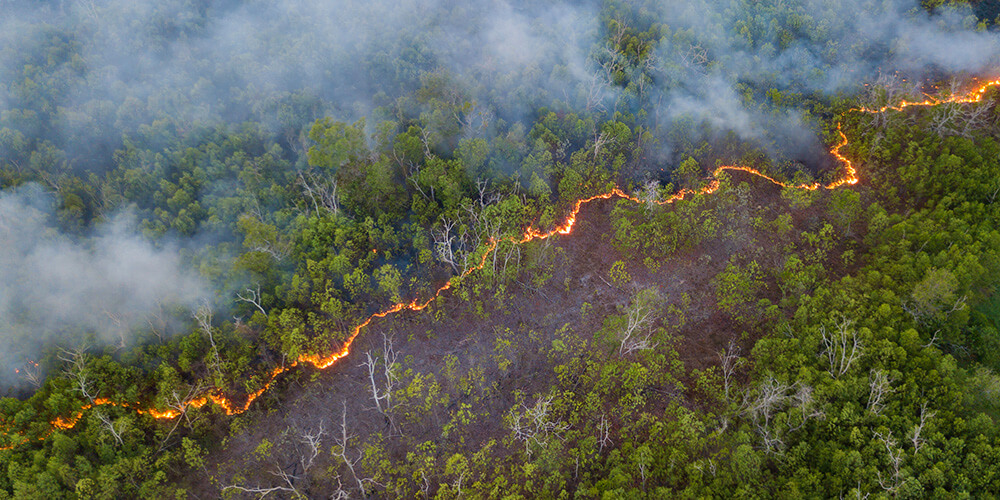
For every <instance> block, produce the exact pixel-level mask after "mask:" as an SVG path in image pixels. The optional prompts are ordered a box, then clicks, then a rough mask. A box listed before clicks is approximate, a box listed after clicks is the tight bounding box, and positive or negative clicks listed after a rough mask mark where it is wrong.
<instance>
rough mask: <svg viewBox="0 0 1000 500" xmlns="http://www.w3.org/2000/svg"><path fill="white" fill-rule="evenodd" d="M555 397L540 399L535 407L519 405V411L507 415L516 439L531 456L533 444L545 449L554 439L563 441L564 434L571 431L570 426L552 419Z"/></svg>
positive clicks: (512, 411)
mask: <svg viewBox="0 0 1000 500" xmlns="http://www.w3.org/2000/svg"><path fill="white" fill-rule="evenodd" d="M552 399H553V396H549V397H547V398H542V397H540V398H538V399H537V400H536V401H535V404H534V405H533V406H530V407H528V406H526V405H525V404H524V403H519V406H520V409H519V410H511V411H510V412H509V413H508V414H507V424H508V426H509V427H510V429H511V430H512V431H514V437H515V438H517V439H519V440H521V441H523V442H524V450H525V452H527V453H528V455H529V456H530V455H531V443H535V444H537V445H539V446H541V447H545V445H546V444H548V442H549V440H550V439H552V438H556V439H562V434H563V433H565V432H566V431H567V430H569V424H567V423H565V422H563V421H560V420H555V419H553V418H552V415H551V414H550V412H551V406H552Z"/></svg>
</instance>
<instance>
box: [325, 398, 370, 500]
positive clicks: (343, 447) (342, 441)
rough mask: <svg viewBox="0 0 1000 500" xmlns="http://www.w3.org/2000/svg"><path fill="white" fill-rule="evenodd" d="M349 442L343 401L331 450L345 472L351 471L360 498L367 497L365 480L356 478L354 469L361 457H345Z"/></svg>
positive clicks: (345, 404) (345, 405) (345, 409)
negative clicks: (342, 464)
mask: <svg viewBox="0 0 1000 500" xmlns="http://www.w3.org/2000/svg"><path fill="white" fill-rule="evenodd" d="M349 440H350V438H349V436H348V435H347V401H344V411H343V413H342V414H341V420H340V434H339V435H335V436H334V438H333V441H334V444H335V445H336V446H334V448H333V454H334V455H335V456H337V457H338V458H340V460H341V461H343V462H344V465H346V466H347V470H349V471H351V476H353V477H354V481H356V482H357V483H358V490H360V491H361V496H362V497H365V496H367V495H368V494H367V492H366V490H365V480H363V479H361V478H360V477H358V473H357V470H355V468H354V466H355V465H357V463H358V462H360V461H361V456H360V454H359V456H358V458H354V459H352V458H350V457H348V456H347V443H348V442H349Z"/></svg>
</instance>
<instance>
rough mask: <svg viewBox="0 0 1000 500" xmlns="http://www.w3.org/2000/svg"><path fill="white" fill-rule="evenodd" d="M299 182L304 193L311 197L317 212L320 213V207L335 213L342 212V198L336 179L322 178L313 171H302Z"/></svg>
mask: <svg viewBox="0 0 1000 500" xmlns="http://www.w3.org/2000/svg"><path fill="white" fill-rule="evenodd" d="M297 182H298V184H299V186H300V187H302V192H303V194H305V195H306V196H308V197H309V200H310V201H311V202H312V205H313V210H315V211H316V213H319V212H320V209H323V210H327V211H329V212H330V213H332V214H334V215H337V214H339V213H340V202H339V199H340V198H339V197H338V194H337V180H336V179H331V180H330V181H327V180H325V179H320V178H319V177H317V176H316V175H315V174H313V173H312V172H301V171H300V172H299V176H298V180H297Z"/></svg>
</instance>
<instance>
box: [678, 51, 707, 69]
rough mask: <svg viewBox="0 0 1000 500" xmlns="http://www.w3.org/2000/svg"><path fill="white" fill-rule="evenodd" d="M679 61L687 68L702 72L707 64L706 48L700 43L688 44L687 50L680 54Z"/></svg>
mask: <svg viewBox="0 0 1000 500" xmlns="http://www.w3.org/2000/svg"><path fill="white" fill-rule="evenodd" d="M681 61H682V62H683V63H684V65H685V66H687V67H688V68H691V69H694V70H695V71H697V72H699V73H704V72H705V67H706V66H708V49H706V48H704V47H702V46H701V45H700V44H690V45H689V46H688V49H687V52H685V53H684V54H683V55H682V56H681Z"/></svg>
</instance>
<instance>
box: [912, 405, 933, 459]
mask: <svg viewBox="0 0 1000 500" xmlns="http://www.w3.org/2000/svg"><path fill="white" fill-rule="evenodd" d="M934 415H935V412H928V411H927V402H926V401H925V402H924V403H923V404H921V405H920V423H919V424H917V425H914V426H913V429H911V430H910V442H911V443H913V453H919V452H920V448H921V447H922V446H923V445H924V441H925V439H924V438H922V437H920V435H921V434H922V433H923V431H924V425H926V424H927V421H928V420H930V419H932V418H934Z"/></svg>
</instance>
